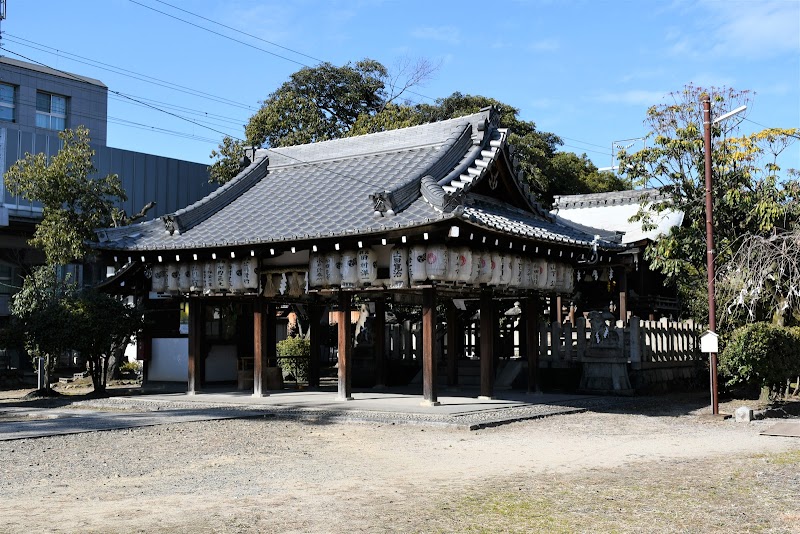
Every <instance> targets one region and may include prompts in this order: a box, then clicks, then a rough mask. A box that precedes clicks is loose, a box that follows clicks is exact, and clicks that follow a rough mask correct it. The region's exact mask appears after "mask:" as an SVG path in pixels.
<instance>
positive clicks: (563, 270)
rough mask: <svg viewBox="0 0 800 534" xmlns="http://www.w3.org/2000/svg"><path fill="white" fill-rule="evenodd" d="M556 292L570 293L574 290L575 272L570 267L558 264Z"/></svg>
mask: <svg viewBox="0 0 800 534" xmlns="http://www.w3.org/2000/svg"><path fill="white" fill-rule="evenodd" d="M556 273H557V274H556V290H557V291H558V292H560V293H572V290H573V289H574V288H575V279H574V278H573V277H574V276H575V271H574V269H573V268H572V266H571V265H567V264H566V263H559V264H558V265H557V266H556Z"/></svg>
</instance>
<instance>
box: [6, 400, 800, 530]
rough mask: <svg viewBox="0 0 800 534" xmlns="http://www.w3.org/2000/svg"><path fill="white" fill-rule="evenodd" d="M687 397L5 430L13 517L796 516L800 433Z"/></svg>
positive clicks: (508, 522)
mask: <svg viewBox="0 0 800 534" xmlns="http://www.w3.org/2000/svg"><path fill="white" fill-rule="evenodd" d="M681 402H682V401H680V400H676V399H674V398H646V399H636V400H634V401H632V402H631V403H630V404H629V405H628V406H627V407H626V408H625V409H614V410H605V411H589V412H586V413H580V414H573V415H565V416H556V417H550V418H546V419H540V420H534V421H524V422H519V423H514V424H511V425H506V426H501V427H496V428H489V429H485V430H481V431H477V432H466V431H460V430H449V429H442V428H430V427H417V426H394V425H386V424H383V425H381V424H325V423H320V422H316V423H315V422H293V421H280V420H275V419H274V418H256V419H239V420H221V421H204V422H197V423H186V424H179V425H162V426H157V427H149V428H136V429H130V430H119V431H110V432H96V433H90V434H79V435H66V436H53V437H50V438H40V439H30V440H19V441H13V442H0V457H2V458H3V463H2V466H0V494H2V495H3V499H0V517H3V518H4V523H3V527H2V529H3V530H4V531H5V532H25V533H29V532H78V531H79V532H104V533H106V532H111V533H113V532H126V533H127V532H175V533H177V532H186V531H192V532H200V533H204V532H209V533H210V532H356V531H361V532H608V531H616V532H651V531H658V532H695V531H712V532H743V531H762V532H787V531H790V530H791V529H792V528H793V526H795V525H796V524H797V522H798V518H800V505H798V502H797V499H796V496H797V494H798V490H800V486H799V485H798V484H800V482H798V479H797V476H796V474H797V472H798V467H800V440H798V439H794V438H779V437H767V436H761V435H759V433H760V431H761V430H763V429H765V428H767V427H768V426H769V425H770V424H771V422H770V421H756V422H753V423H749V424H742V423H738V424H737V423H734V422H733V421H731V420H728V421H720V420H703V419H701V418H699V417H697V415H696V414H694V413H693V412H695V411H702V409H701V408H698V407H697V404H692V403H681ZM0 406H1V405H0Z"/></svg>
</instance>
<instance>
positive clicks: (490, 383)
mask: <svg viewBox="0 0 800 534" xmlns="http://www.w3.org/2000/svg"><path fill="white" fill-rule="evenodd" d="M480 306H481V327H480V328H481V393H480V396H479V397H478V398H479V399H491V398H492V396H493V395H494V361H493V359H494V337H495V329H496V328H497V321H495V313H494V310H495V306H494V301H493V300H492V290H491V289H489V288H488V287H484V288H481V301H480Z"/></svg>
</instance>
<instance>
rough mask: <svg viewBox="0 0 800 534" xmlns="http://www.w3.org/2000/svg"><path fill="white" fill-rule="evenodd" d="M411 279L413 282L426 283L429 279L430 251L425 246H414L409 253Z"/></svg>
mask: <svg viewBox="0 0 800 534" xmlns="http://www.w3.org/2000/svg"><path fill="white" fill-rule="evenodd" d="M408 263H409V277H410V278H411V282H412V283H413V282H424V281H425V280H427V279H428V269H427V264H428V251H427V249H426V248H425V245H414V246H413V247H411V249H410V251H409V253H408Z"/></svg>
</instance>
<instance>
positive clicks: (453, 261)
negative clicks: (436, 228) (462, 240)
mask: <svg viewBox="0 0 800 534" xmlns="http://www.w3.org/2000/svg"><path fill="white" fill-rule="evenodd" d="M460 255H461V247H447V272H446V273H445V275H444V279H445V280H447V281H448V282H457V281H458V271H459V270H460V269H461V263H460V262H459V257H460Z"/></svg>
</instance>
